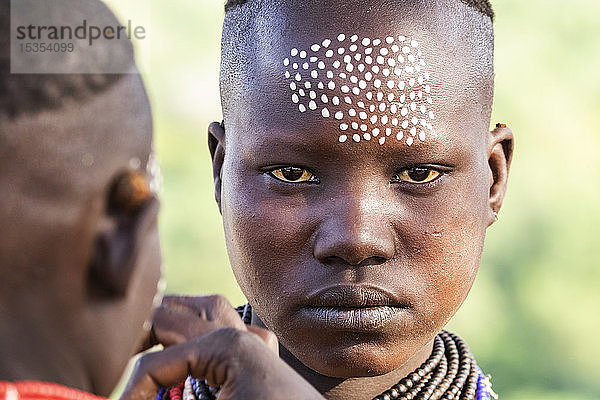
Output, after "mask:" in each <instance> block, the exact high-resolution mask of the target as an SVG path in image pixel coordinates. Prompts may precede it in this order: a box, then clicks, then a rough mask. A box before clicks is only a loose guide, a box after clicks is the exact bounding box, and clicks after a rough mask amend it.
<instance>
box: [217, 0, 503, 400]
mask: <svg viewBox="0 0 600 400" xmlns="http://www.w3.org/2000/svg"><path fill="white" fill-rule="evenodd" d="M414 3H415V4H416V5H414V4H413V6H412V7H408V6H407V7H404V6H402V7H401V6H398V8H393V7H392V6H391V5H389V4H388V3H387V2H381V3H377V6H373V7H370V8H369V10H365V9H364V6H361V4H359V3H357V4H354V6H355V7H354V6H352V5H348V7H345V8H344V13H339V12H338V11H339V10H338V9H337V8H335V7H333V5H328V4H329V3H327V4H322V2H308V4H307V3H305V2H303V3H302V4H298V3H295V2H294V3H293V2H285V6H284V7H280V8H278V9H277V11H275V12H272V13H268V12H265V13H264V14H261V15H260V18H258V17H257V18H256V21H257V22H256V28H255V31H253V33H252V39H253V43H254V46H255V47H254V48H253V49H252V51H253V54H254V55H253V56H252V57H250V58H249V59H248V60H246V63H247V65H246V67H247V68H245V69H243V73H240V71H237V72H236V73H237V75H235V77H236V78H235V79H238V80H239V82H252V86H248V87H245V88H244V90H243V96H242V95H241V93H240V91H239V89H238V87H237V86H236V87H232V86H228V84H227V83H225V84H224V88H223V94H224V100H223V102H224V111H225V129H223V127H222V126H221V125H219V124H212V125H211V126H210V128H209V133H210V138H209V144H210V147H211V152H212V154H213V164H214V176H215V187H216V198H217V202H218V203H219V206H220V209H221V212H222V214H223V221H224V227H225V235H226V240H227V247H228V252H229V257H230V261H231V265H232V268H233V270H234V273H235V275H236V278H237V280H238V282H239V284H240V287H241V288H242V291H243V292H244V294H245V295H246V296H247V298H248V300H249V302H250V303H251V304H252V306H253V309H254V311H255V313H256V315H255V316H256V318H255V320H254V321H255V323H257V324H258V325H260V326H264V327H266V328H268V329H270V330H271V331H273V332H274V333H275V334H276V335H277V337H278V339H279V341H280V343H281V346H282V347H281V354H282V357H283V358H284V359H285V360H286V361H287V362H288V363H289V364H290V365H291V366H292V367H293V368H294V369H296V371H297V372H299V373H300V374H302V375H303V376H304V377H305V378H306V379H307V380H308V381H309V382H310V383H311V384H313V385H314V386H315V387H316V388H317V389H318V390H319V391H320V392H321V393H323V394H324V395H325V396H326V397H327V398H330V399H334V398H345V396H346V397H347V395H348V394H349V393H352V396H353V398H365V399H366V398H371V397H373V396H375V395H378V394H379V393H381V392H382V391H384V390H386V389H388V388H389V387H390V386H391V385H392V384H394V383H396V382H397V381H398V380H399V379H400V378H402V377H403V376H405V375H406V374H407V373H408V372H410V371H411V370H413V369H414V368H416V367H418V365H419V364H420V363H421V362H423V361H424V360H425V359H426V358H427V356H428V355H429V353H430V351H431V342H432V339H433V338H434V336H435V335H436V334H437V333H438V332H439V331H440V330H441V329H442V328H443V327H444V325H445V324H446V323H447V322H448V320H449V319H450V318H451V317H452V316H453V315H454V314H455V312H456V311H457V310H458V308H459V307H460V305H461V304H462V302H463V301H464V299H465V298H466V296H467V294H468V292H469V290H470V288H471V285H472V283H473V280H474V278H475V275H476V272H477V269H478V266H479V263H480V258H481V251H482V247H483V242H484V238H485V231H486V229H487V228H488V227H489V226H490V225H491V224H492V223H493V221H494V212H498V211H499V209H500V206H501V204H502V199H503V197H504V193H505V190H506V179H507V176H508V169H509V166H510V159H511V155H512V132H510V130H508V129H507V128H499V129H496V130H494V131H492V132H489V131H488V126H489V115H490V114H489V110H490V107H491V86H492V81H491V79H492V78H491V71H490V70H487V71H486V70H485V63H484V62H483V63H482V62H481V60H480V59H479V56H478V54H477V53H476V51H475V50H478V49H477V46H476V44H475V43H476V42H477V40H476V39H474V38H473V37H471V34H469V28H472V27H473V26H477V24H481V23H482V22H481V20H482V18H483V17H481V16H479V15H478V14H476V13H475V12H474V11H473V10H471V9H469V8H468V7H466V6H465V5H463V4H461V3H458V2H452V5H450V2H448V4H447V5H446V2H444V3H443V4H444V5H441V6H439V7H438V6H434V5H433V3H434V2H425V1H424V2H414ZM454 3H458V4H454ZM447 7H450V8H451V9H448V8H447ZM373 8H375V9H376V10H375V11H373ZM336 10H337V11H336ZM452 11H453V12H454V13H452ZM465 18H467V21H468V22H466V23H465V22H461V21H462V20H464V19H465ZM454 19H455V20H454ZM453 22H455V24H453ZM315 27H319V28H318V29H315ZM339 33H346V36H350V35H351V34H354V33H356V34H358V35H359V36H361V37H373V38H374V37H379V38H385V37H386V36H387V35H392V36H393V35H395V36H398V35H406V36H410V37H413V38H415V39H416V40H418V41H419V43H420V46H421V48H422V49H423V52H424V53H425V54H427V57H428V64H429V72H430V74H431V76H432V80H433V84H432V87H433V92H432V97H433V99H434V106H433V109H434V112H435V114H436V120H435V123H434V124H433V130H432V131H431V132H429V133H428V138H427V140H426V141H425V142H420V143H415V144H414V145H413V146H410V147H409V146H407V145H406V144H405V143H403V142H398V141H394V140H392V141H389V142H386V144H385V146H380V145H379V144H378V143H376V142H374V141H371V142H360V143H358V144H357V143H351V142H349V143H343V144H341V143H339V142H338V135H339V130H338V123H336V122H335V121H332V120H331V119H325V118H322V117H321V114H320V113H300V112H298V108H297V105H295V104H293V103H292V102H291V101H290V100H289V97H290V95H291V93H290V91H289V86H288V85H289V81H287V80H286V79H284V78H283V76H282V75H283V74H282V69H281V67H280V66H281V61H282V60H283V59H284V58H285V57H286V56H288V55H289V51H290V49H291V48H294V47H296V48H298V49H308V48H310V46H311V45H312V44H313V43H315V42H317V41H319V40H321V39H322V38H326V37H329V38H331V39H333V38H335V37H336V36H337V35H338V34H339ZM275 43H276V45H275ZM248 66H251V68H249V67H248ZM230 67H231V66H230ZM230 67H228V66H225V67H224V68H225V69H227V68H230ZM236 67H239V65H237V66H236ZM231 68H233V67H231ZM229 72H232V71H229ZM485 77H487V78H485ZM484 78H485V79H484ZM333 80H334V82H336V84H337V86H340V85H341V84H342V83H341V82H337V81H336V78H334V79H333ZM241 86H242V87H243V86H244V85H243V83H241ZM398 94H399V92H398ZM232 99H235V100H236V101H230V100H232ZM290 166H292V167H297V168H300V169H301V170H302V171H303V173H304V172H306V174H307V176H310V177H311V180H309V181H307V182H284V181H282V180H281V179H278V178H277V176H279V177H281V168H285V167H290ZM414 167H421V168H425V169H429V170H431V171H435V172H437V173H439V177H438V178H437V179H436V180H434V181H432V182H430V183H409V182H407V181H403V180H401V179H399V177H400V176H404V175H403V173H405V172H407V170H408V169H410V168H414ZM382 293H383V294H382ZM382 305H385V306H388V307H389V308H391V309H392V311H391V314H392V316H391V317H390V318H387V319H386V318H380V317H381V313H379V314H376V317H375V318H370V319H369V318H366V317H359V316H358V315H360V313H361V310H362V312H365V313H367V312H370V310H369V308H372V307H374V306H382ZM317 306H327V307H328V308H329V309H330V310H333V311H331V312H329V314H327V317H324V318H318V317H315V312H314V311H311V309H314V307H317ZM369 306H370V307H369ZM349 309H353V310H354V311H352V312H354V314H351V315H352V319H353V320H354V322H353V323H346V322H340V321H339V320H337V322H336V320H335V318H332V319H331V318H330V317H331V316H332V315H334V314H335V312H338V311H348V310H349ZM386 312H387V311H386ZM363 315H364V314H363ZM327 318H330V319H327ZM374 320H375V321H374ZM357 321H358V322H357Z"/></svg>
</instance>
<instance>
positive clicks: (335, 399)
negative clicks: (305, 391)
mask: <svg viewBox="0 0 600 400" xmlns="http://www.w3.org/2000/svg"><path fill="white" fill-rule="evenodd" d="M432 348H433V342H431V343H428V344H427V345H426V346H425V347H423V349H421V350H420V351H419V352H418V353H417V354H415V355H414V356H413V357H412V358H411V359H410V360H408V361H407V362H406V363H405V364H404V365H402V366H401V367H400V368H398V369H396V370H394V371H391V372H389V373H387V374H385V375H379V376H368V377H360V378H331V377H328V376H324V375H321V374H319V373H318V372H315V371H314V370H312V369H310V368H308V367H307V366H306V365H304V364H303V363H302V362H301V361H300V360H298V359H297V358H296V357H295V356H294V355H293V354H292V353H290V352H289V351H288V350H287V349H286V348H284V347H283V346H280V351H279V352H280V356H281V358H282V359H283V360H284V361H285V362H287V363H288V364H289V365H290V366H291V367H292V368H294V370H296V372H298V373H299V374H300V375H301V376H302V377H303V378H304V379H306V380H307V381H308V382H310V383H311V384H312V385H313V386H314V387H315V388H316V389H317V390H318V391H319V392H320V393H321V394H322V395H323V396H324V397H326V398H327V399H328V400H342V399H348V393H352V398H353V399H372V398H374V397H376V396H378V395H380V394H381V393H382V392H385V391H386V390H388V389H389V388H390V387H392V386H393V385H395V384H396V383H398V382H399V381H400V380H401V379H402V378H404V377H405V376H407V375H408V374H410V373H411V372H412V371H414V370H415V369H417V368H418V367H419V366H420V365H421V364H422V363H423V362H424V361H425V360H426V359H427V358H428V357H429V355H430V354H431V351H432Z"/></svg>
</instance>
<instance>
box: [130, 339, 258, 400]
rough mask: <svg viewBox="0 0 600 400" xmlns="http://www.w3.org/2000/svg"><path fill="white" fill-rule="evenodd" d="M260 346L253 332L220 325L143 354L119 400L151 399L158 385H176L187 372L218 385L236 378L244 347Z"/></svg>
mask: <svg viewBox="0 0 600 400" xmlns="http://www.w3.org/2000/svg"><path fill="white" fill-rule="evenodd" d="M263 346H264V345H262V343H261V342H260V341H259V339H258V338H257V337H256V335H254V334H252V335H251V334H249V333H248V332H243V331H240V330H238V329H234V328H223V329H219V330H216V331H213V332H211V333H209V334H208V335H204V336H202V337H197V338H195V339H193V340H190V341H188V342H185V343H181V344H178V345H175V346H172V347H170V348H168V349H165V350H163V351H159V352H156V353H150V354H146V355H144V356H142V357H141V358H140V359H139V360H138V362H137V363H136V366H135V369H134V371H133V374H132V375H131V379H130V380H129V382H128V384H127V387H126V388H125V391H124V392H123V395H122V396H121V400H147V399H153V398H154V397H155V396H156V394H157V393H158V391H159V390H160V388H162V387H170V386H173V385H177V384H179V383H181V382H182V381H184V380H185V379H186V378H187V376H188V375H191V376H192V377H194V378H197V379H206V380H207V381H208V382H209V383H210V384H211V385H213V386H222V385H224V384H225V381H226V380H227V379H230V380H234V379H236V376H237V375H238V371H237V368H239V367H240V365H241V364H240V362H239V357H240V356H241V355H243V354H245V353H247V351H246V350H247V349H249V348H252V347H258V348H259V349H260V347H263ZM259 351H260V350H259Z"/></svg>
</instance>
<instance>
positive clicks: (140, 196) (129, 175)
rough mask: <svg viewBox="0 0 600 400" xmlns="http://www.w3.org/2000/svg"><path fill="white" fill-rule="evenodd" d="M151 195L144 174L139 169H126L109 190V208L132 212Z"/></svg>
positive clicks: (116, 210)
mask: <svg viewBox="0 0 600 400" xmlns="http://www.w3.org/2000/svg"><path fill="white" fill-rule="evenodd" d="M152 197H153V193H152V190H151V188H150V183H149V182H148V178H147V177H146V174H144V173H142V172H140V171H128V172H125V173H123V174H121V175H120V176H119V177H117V178H116V179H115V181H114V183H113V186H112V188H111V190H110V192H109V197H108V207H109V209H110V210H112V211H115V212H119V211H126V212H129V213H134V212H136V211H138V210H139V209H140V208H141V207H142V205H143V204H144V203H145V202H146V201H148V200H149V199H151V198H152Z"/></svg>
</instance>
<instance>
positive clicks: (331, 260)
mask: <svg viewBox="0 0 600 400" xmlns="http://www.w3.org/2000/svg"><path fill="white" fill-rule="evenodd" d="M387 260H388V259H387V258H385V257H376V256H374V257H367V258H364V259H362V260H358V259H357V260H352V259H349V257H343V256H342V257H340V256H331V257H325V258H323V259H322V260H321V262H322V263H323V264H325V265H330V266H334V265H342V266H353V267H367V266H369V265H381V264H384V263H385V262H386V261H387Z"/></svg>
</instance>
